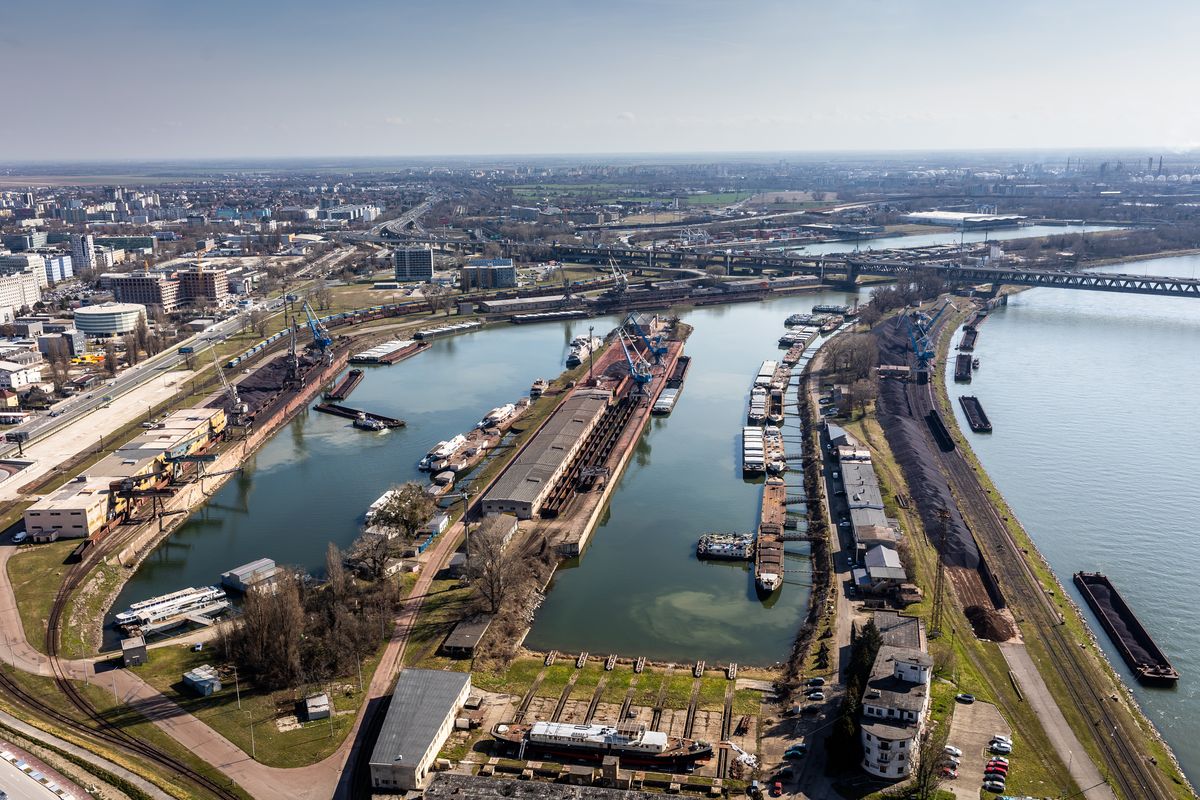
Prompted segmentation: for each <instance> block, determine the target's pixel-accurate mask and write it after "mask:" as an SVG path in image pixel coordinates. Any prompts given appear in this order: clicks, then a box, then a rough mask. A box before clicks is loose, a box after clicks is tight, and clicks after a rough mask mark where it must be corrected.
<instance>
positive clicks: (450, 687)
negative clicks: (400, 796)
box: [370, 669, 471, 791]
mask: <svg viewBox="0 0 1200 800" xmlns="http://www.w3.org/2000/svg"><path fill="white" fill-rule="evenodd" d="M470 694H471V676H470V675H469V674H467V673H465V672H448V671H444V670H432V669H405V670H402V671H401V672H400V675H399V676H398V677H397V678H396V688H395V689H393V690H392V700H391V703H390V704H389V705H388V710H387V716H386V717H385V718H384V720H383V725H382V727H381V728H380V730H379V738H377V739H376V740H375V747H374V749H373V750H372V751H371V761H370V766H371V787H372V788H374V789H382V790H390V791H414V790H417V789H423V788H425V785H426V784H427V783H428V781H429V778H430V775H429V770H430V767H431V766H432V765H433V761H434V759H435V758H437V754H438V751H439V750H441V749H442V745H443V744H445V742H446V739H447V738H449V736H450V732H451V731H453V730H454V719H455V717H456V716H457V715H458V712H459V710H460V709H461V708H462V707H463V704H464V703H466V702H467V697H468V696H469V695H470Z"/></svg>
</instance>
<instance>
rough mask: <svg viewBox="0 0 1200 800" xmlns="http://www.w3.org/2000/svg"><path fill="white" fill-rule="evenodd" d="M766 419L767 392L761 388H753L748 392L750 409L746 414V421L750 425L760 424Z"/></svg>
mask: <svg viewBox="0 0 1200 800" xmlns="http://www.w3.org/2000/svg"><path fill="white" fill-rule="evenodd" d="M766 417H767V390H766V389H765V388H763V387H761V386H755V387H754V388H753V389H751V390H750V408H749V410H748V411H747V412H746V419H747V420H748V421H749V422H751V423H752V424H761V423H762V421H763V420H764V419H766Z"/></svg>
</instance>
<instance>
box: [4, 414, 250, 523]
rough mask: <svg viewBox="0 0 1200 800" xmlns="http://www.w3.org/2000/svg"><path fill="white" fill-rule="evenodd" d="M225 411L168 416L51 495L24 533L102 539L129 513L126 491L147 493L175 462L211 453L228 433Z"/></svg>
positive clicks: (29, 517)
mask: <svg viewBox="0 0 1200 800" xmlns="http://www.w3.org/2000/svg"><path fill="white" fill-rule="evenodd" d="M225 424H226V420H225V410H224V409H221V408H189V409H184V410H183V411H176V412H175V413H173V414H169V415H168V416H167V417H166V418H165V419H163V420H162V421H161V422H160V423H158V425H156V426H155V427H154V428H152V429H150V430H147V431H145V432H144V433H142V434H141V435H139V436H137V437H136V438H134V439H133V440H132V441H130V442H129V443H128V444H125V445H122V446H121V447H120V448H118V449H117V450H116V451H114V452H112V453H110V454H109V455H107V456H105V457H104V458H102V459H100V461H98V462H96V463H95V464H93V465H92V466H91V467H89V468H88V474H87V475H80V476H78V477H77V478H75V479H74V480H73V481H71V482H70V483H67V484H66V485H65V486H63V487H62V488H61V489H59V490H58V491H57V492H55V493H54V494H52V495H49V496H46V497H43V498H41V499H39V500H38V501H37V502H35V503H34V504H33V505H31V506H29V508H27V509H26V510H25V530H26V531H28V532H29V534H30V536H39V537H42V538H45V537H51V538H62V539H83V538H91V537H93V536H95V535H97V534H98V533H99V532H100V531H101V530H103V528H104V527H105V525H107V524H108V523H109V522H110V521H111V520H113V519H114V518H116V517H117V516H119V515H121V514H123V513H124V512H125V510H126V506H127V503H128V497H127V495H125V494H124V493H123V492H124V491H125V490H133V491H139V490H143V489H148V488H150V487H152V486H154V485H156V484H158V483H159V482H160V481H162V480H163V478H164V476H165V474H166V472H167V469H168V464H169V463H170V461H171V459H175V458H181V457H186V456H190V455H194V454H196V453H198V452H201V451H203V450H205V449H207V448H208V446H209V445H211V444H212V443H213V441H214V440H215V439H216V437H218V436H219V435H220V434H221V433H223V432H224V430H225Z"/></svg>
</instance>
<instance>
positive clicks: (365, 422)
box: [354, 412, 387, 433]
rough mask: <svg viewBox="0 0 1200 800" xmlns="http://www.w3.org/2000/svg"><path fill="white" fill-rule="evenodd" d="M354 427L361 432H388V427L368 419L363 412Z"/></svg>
mask: <svg viewBox="0 0 1200 800" xmlns="http://www.w3.org/2000/svg"><path fill="white" fill-rule="evenodd" d="M354 427H356V428H358V429H359V430H360V431H375V432H376V433H378V432H379V431H386V430H387V425H384V424H383V423H382V422H380V421H379V420H377V419H375V418H373V417H368V416H367V415H366V414H365V413H363V412H359V415H358V416H357V417H355V418H354Z"/></svg>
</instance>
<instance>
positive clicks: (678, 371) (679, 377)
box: [667, 356, 692, 389]
mask: <svg viewBox="0 0 1200 800" xmlns="http://www.w3.org/2000/svg"><path fill="white" fill-rule="evenodd" d="M691 365H692V357H691V356H680V357H679V358H677V359H675V367H674V369H672V370H671V376H670V377H669V378H667V388H668V389H682V388H683V380H684V378H686V377H687V371H688V367H690V366H691Z"/></svg>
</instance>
